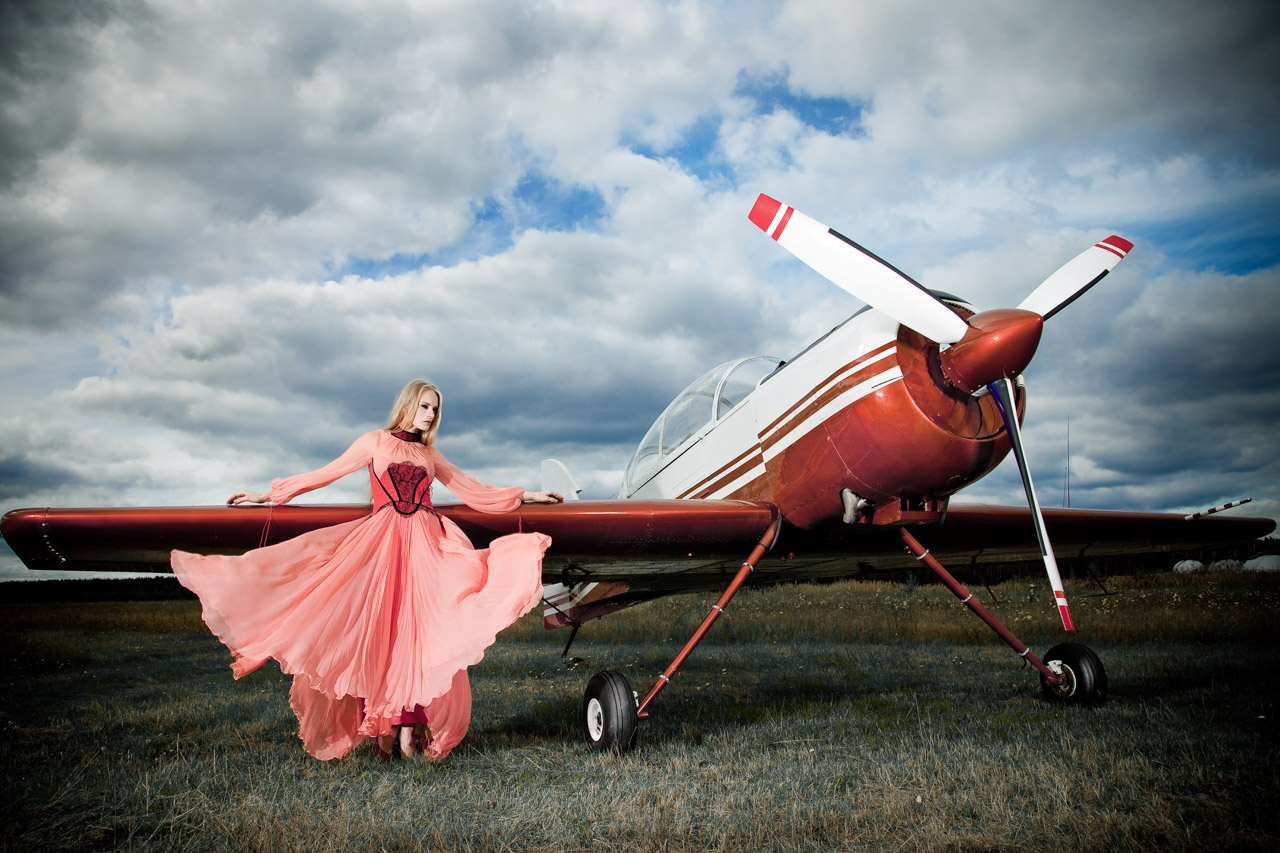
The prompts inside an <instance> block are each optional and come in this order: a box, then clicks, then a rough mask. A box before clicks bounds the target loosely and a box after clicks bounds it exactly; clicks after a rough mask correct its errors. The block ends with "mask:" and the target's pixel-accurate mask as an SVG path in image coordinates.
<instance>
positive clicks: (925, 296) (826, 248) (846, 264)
mask: <svg viewBox="0 0 1280 853" xmlns="http://www.w3.org/2000/svg"><path fill="white" fill-rule="evenodd" d="M750 219H751V221H752V222H754V223H755V224H756V225H757V226H759V228H760V229H761V230H762V231H764V232H765V233H766V234H768V235H769V236H770V237H772V238H773V239H774V240H777V241H778V244H779V245H780V246H782V247H783V248H784V249H786V250H787V251H789V252H790V253H791V254H793V255H795V256H796V257H797V258H799V259H800V260H802V261H804V262H805V263H806V264H808V265H809V266H811V267H813V269H814V270H816V271H817V272H818V273H819V274H821V275H822V276H823V277H825V278H827V279H829V280H830V281H832V282H833V283H835V284H836V285H838V286H839V287H841V288H843V289H844V290H847V291H848V292H849V293H851V294H853V296H855V297H856V298H858V299H860V300H862V301H863V302H865V303H867V304H868V305H874V306H875V307H876V309H877V310H879V311H882V312H883V313H885V314H888V315H889V316H890V317H892V318H893V319H895V320H897V321H898V322H899V323H901V324H902V325H904V326H907V327H908V328H911V329H915V330H916V331H917V332H919V333H920V334H922V335H924V336H925V337H926V338H928V339H929V340H932V341H937V342H938V343H944V344H952V343H955V342H956V341H958V340H960V339H961V338H963V337H964V335H965V332H967V331H969V324H968V323H966V322H965V321H964V320H962V319H961V318H960V317H959V315H957V314H956V313H955V312H954V311H952V310H951V309H950V308H948V307H947V306H946V305H943V304H942V303H941V302H940V301H938V299H937V297H935V296H934V295H933V294H932V293H930V292H929V291H928V290H925V288H924V286H923V285H921V284H920V283H918V282H916V281H915V280H913V279H911V278H908V277H907V275H906V274H905V273H903V272H901V271H900V270H897V269H895V268H894V267H892V266H890V265H889V264H888V263H886V262H885V261H884V260H883V259H881V258H878V257H876V256H875V255H873V254H871V252H869V251H867V250H866V249H864V248H863V247H862V246H859V245H858V244H857V243H855V242H853V241H852V240H850V239H849V238H848V237H846V236H844V235H843V234H841V233H840V232H838V231H835V230H833V229H831V228H828V227H827V226H825V225H823V224H822V223H821V222H818V221H817V220H815V219H810V218H809V217H807V216H805V215H804V214H803V213H800V212H799V211H797V210H796V209H795V208H793V207H787V206H786V205H784V204H783V203H782V202H780V201H777V200H776V199H772V198H769V196H767V195H764V194H763V193H761V194H760V197H759V198H758V199H756V204H755V207H753V208H752V209H751V213H750Z"/></svg>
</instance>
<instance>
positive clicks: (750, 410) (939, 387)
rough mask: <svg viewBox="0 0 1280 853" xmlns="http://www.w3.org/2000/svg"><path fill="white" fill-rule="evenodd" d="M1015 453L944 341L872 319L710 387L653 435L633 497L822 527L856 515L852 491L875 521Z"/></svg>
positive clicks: (864, 314)
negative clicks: (734, 502) (719, 505)
mask: <svg viewBox="0 0 1280 853" xmlns="http://www.w3.org/2000/svg"><path fill="white" fill-rule="evenodd" d="M948 304H951V305H953V307H954V308H955V310H956V311H957V313H960V314H961V315H962V316H966V317H967V316H969V315H971V314H972V313H973V312H972V308H970V307H969V306H967V305H964V304H963V303H961V302H959V301H958V300H948ZM748 382H749V383H751V388H750V389H747V391H746V392H745V393H744V391H743V389H742V386H743V385H744V384H745V383H748ZM1022 407H1023V395H1022V393H1021V391H1019V394H1018V408H1019V411H1021V410H1022ZM691 427H692V429H691ZM690 429H691V431H690ZM684 433H687V434H684ZM1008 452H1009V442H1008V439H1007V437H1006V434H1005V430H1004V427H1003V424H1002V423H1001V419H1000V415H999V412H998V410H997V409H996V407H995V405H994V402H993V401H992V400H991V399H990V397H989V396H987V395H985V394H981V395H978V396H975V395H973V394H970V393H964V392H962V391H960V390H958V389H957V388H955V387H954V386H953V385H952V384H950V383H948V382H947V381H946V379H945V378H944V377H943V375H942V368H941V366H940V362H939V347H938V345H937V344H936V343H933V342H932V341H929V340H926V339H925V338H924V337H923V336H921V335H919V334H917V333H916V332H914V331H912V330H910V329H908V328H906V327H905V326H900V325H899V324H898V323H896V322H895V321H893V320H892V319H890V318H889V317H887V316H885V315H884V314H881V313H880V312H878V311H875V310H872V309H864V310H863V311H860V312H859V313H857V314H855V315H854V316H853V317H851V318H849V319H848V320H846V321H845V322H844V323H842V324H840V325H839V326H837V327H836V328H835V329H832V330H831V331H830V332H829V333H828V334H826V335H825V336H823V337H822V338H820V339H819V340H817V341H815V342H814V343H813V344H811V345H810V346H809V347H808V348H807V349H805V350H804V351H803V352H802V353H800V354H799V355H798V356H796V357H795V358H793V359H791V360H790V361H787V362H785V363H781V362H778V361H777V360H776V359H764V358H754V359H740V360H738V361H735V362H729V363H727V364H725V365H721V366H720V367H719V368H716V369H715V370H713V371H710V372H709V373H707V374H704V376H702V377H700V378H699V379H698V380H697V381H695V382H694V383H693V384H692V385H690V386H689V388H687V389H686V390H685V391H684V392H683V393H682V394H681V395H680V396H679V397H677V398H676V400H674V401H673V402H672V404H671V405H670V406H669V407H668V408H667V410H666V411H665V412H664V413H663V414H662V416H661V417H660V418H659V419H658V421H656V422H655V423H654V426H653V428H651V429H650V431H649V433H648V434H647V435H646V437H645V440H644V441H643V442H642V443H641V446H640V448H639V449H638V450H637V451H636V454H635V456H634V457H633V458H632V461H631V464H630V465H629V466H628V468H627V474H626V478H625V481H624V485H623V490H622V496H623V497H634V498H736V499H746V500H766V501H771V502H773V503H774V504H776V505H777V506H778V508H779V510H780V511H781V512H782V514H783V516H784V517H786V519H787V520H788V521H789V522H790V523H792V524H795V525H798V526H800V527H812V526H814V525H816V524H820V523H822V522H824V521H828V520H831V519H835V518H840V517H841V516H842V515H843V514H844V512H845V502H844V501H842V499H841V493H842V491H844V490H846V489H848V490H850V491H851V492H853V493H854V495H856V496H857V498H859V499H861V500H862V501H864V502H865V505H866V506H867V508H868V510H869V512H868V515H867V517H868V518H870V517H871V516H872V514H873V513H874V511H875V510H883V509H885V508H889V507H901V508H902V509H907V508H909V507H914V506H927V505H933V506H936V505H937V504H938V502H940V501H945V499H946V498H947V497H949V496H950V495H951V494H952V493H954V492H956V491H958V490H959V489H961V488H963V487H964V486H966V485H968V484H970V483H972V482H974V481H975V480H977V479H979V478H981V477H983V476H984V475H986V474H987V473H988V472H990V471H991V470H992V469H993V468H994V467H995V466H996V465H997V464H999V462H1000V461H1001V460H1002V459H1003V458H1004V456H1005V455H1006V454H1007V453H1008Z"/></svg>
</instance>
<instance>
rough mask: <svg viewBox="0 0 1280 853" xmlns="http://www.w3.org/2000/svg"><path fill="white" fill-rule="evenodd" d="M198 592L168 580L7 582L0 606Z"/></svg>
mask: <svg viewBox="0 0 1280 853" xmlns="http://www.w3.org/2000/svg"><path fill="white" fill-rule="evenodd" d="M195 597H196V596H195V593H193V592H191V591H190V590H188V589H187V588H186V587H184V586H183V585H182V584H180V583H178V579H177V578H175V577H166V578H85V579H83V580H78V579H77V580H39V581H7V582H6V583H2V584H0V603H3V604H48V603H51V602H55V601H59V602H63V601H168V600H172V599H179V598H195Z"/></svg>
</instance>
